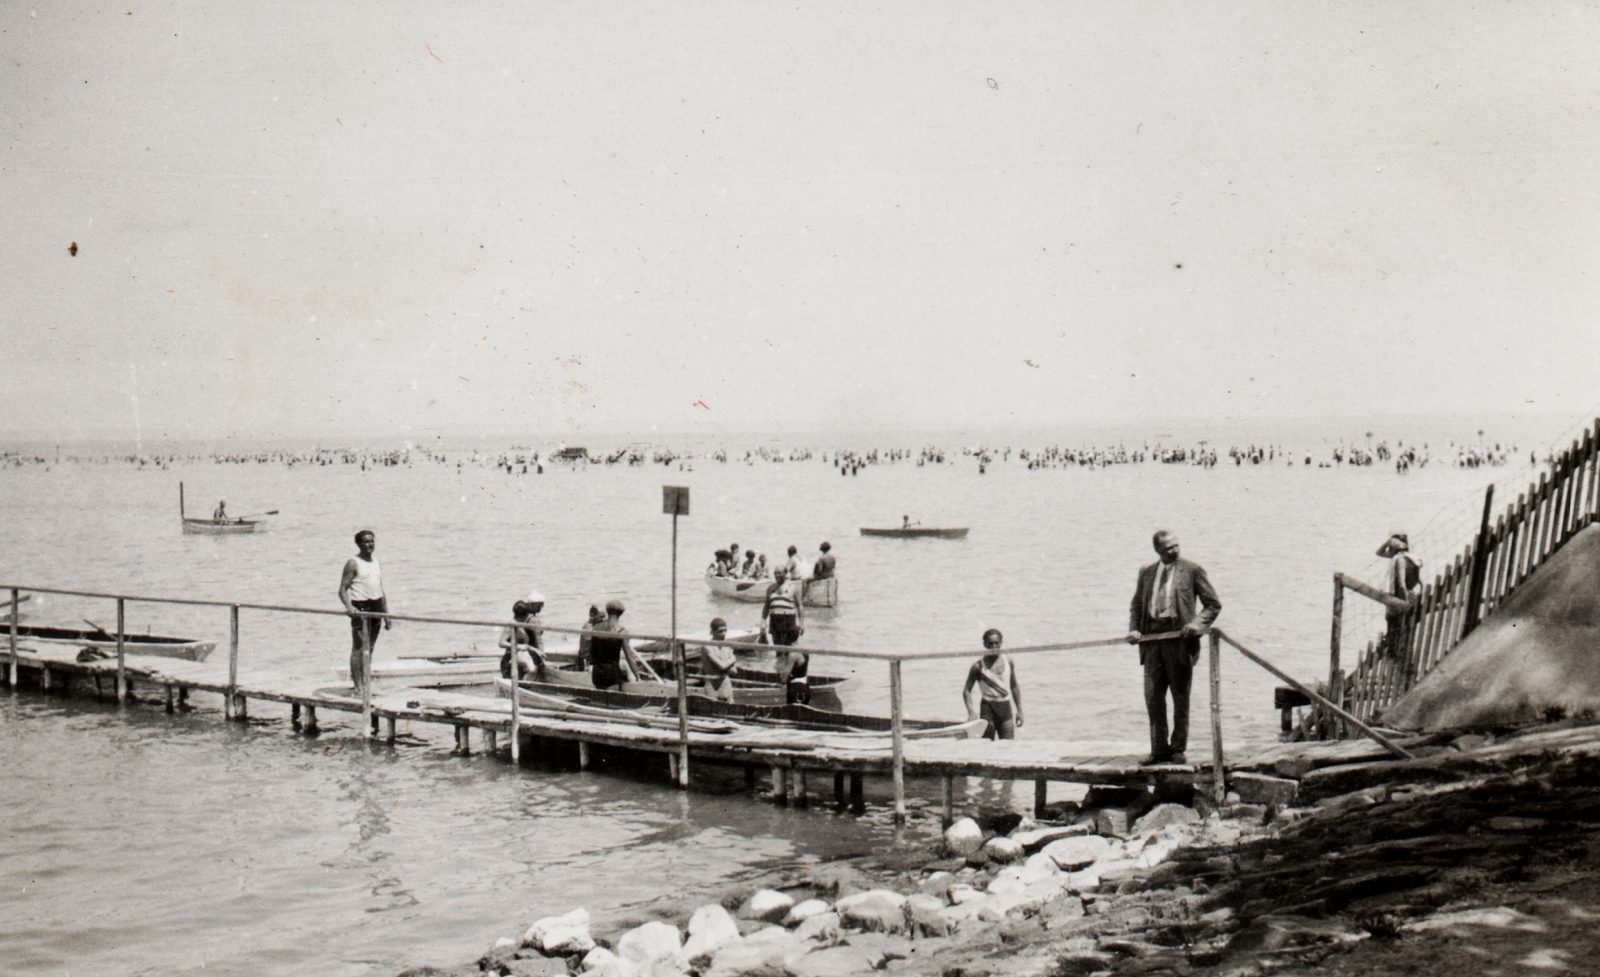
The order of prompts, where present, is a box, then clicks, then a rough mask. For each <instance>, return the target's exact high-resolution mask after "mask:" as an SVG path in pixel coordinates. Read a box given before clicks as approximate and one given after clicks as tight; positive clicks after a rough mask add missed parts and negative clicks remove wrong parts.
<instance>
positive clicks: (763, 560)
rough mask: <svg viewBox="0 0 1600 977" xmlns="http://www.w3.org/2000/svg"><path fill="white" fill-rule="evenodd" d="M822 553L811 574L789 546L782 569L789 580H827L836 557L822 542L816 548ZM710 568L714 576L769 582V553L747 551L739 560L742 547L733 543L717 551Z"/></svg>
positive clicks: (828, 545) (707, 570)
mask: <svg viewBox="0 0 1600 977" xmlns="http://www.w3.org/2000/svg"><path fill="white" fill-rule="evenodd" d="M817 549H818V550H820V551H821V552H820V553H819V554H818V556H817V558H816V560H815V561H813V562H812V565H811V573H810V574H809V575H808V574H806V573H805V572H804V571H803V570H802V569H801V568H800V560H799V552H800V551H799V550H798V549H797V548H796V547H794V546H790V547H789V550H788V558H787V559H785V560H784V562H783V564H782V565H781V569H782V570H784V571H785V576H787V577H788V578H789V579H790V580H800V579H803V578H805V577H807V576H809V577H810V579H812V580H826V579H828V578H829V577H831V576H833V568H834V562H835V561H834V557H833V554H832V553H831V552H829V551H830V550H832V549H833V545H832V544H831V543H823V544H822V545H821V546H819V547H817ZM714 557H715V558H714V559H713V560H712V561H711V565H710V566H708V567H706V573H707V574H709V575H710V576H713V577H729V578H731V579H734V580H765V579H767V574H768V572H769V571H768V567H767V554H765V553H757V552H756V551H755V550H752V549H746V550H745V551H744V560H743V562H741V561H740V559H739V544H738V543H730V544H728V548H727V549H725V550H717V551H716V553H715V554H714Z"/></svg>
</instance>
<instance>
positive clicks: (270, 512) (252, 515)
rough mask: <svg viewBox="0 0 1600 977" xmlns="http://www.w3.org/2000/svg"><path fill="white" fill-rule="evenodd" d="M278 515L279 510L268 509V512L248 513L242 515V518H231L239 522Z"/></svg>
mask: <svg viewBox="0 0 1600 977" xmlns="http://www.w3.org/2000/svg"><path fill="white" fill-rule="evenodd" d="M277 514H278V510H277V509H268V510H267V511H266V512H250V513H246V514H245V515H242V516H230V517H229V518H230V519H235V520H238V519H254V518H256V517H257V516H275V515H277Z"/></svg>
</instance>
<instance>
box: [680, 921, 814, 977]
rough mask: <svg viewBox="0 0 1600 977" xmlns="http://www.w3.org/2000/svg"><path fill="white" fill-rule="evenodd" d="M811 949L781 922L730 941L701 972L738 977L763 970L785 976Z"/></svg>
mask: <svg viewBox="0 0 1600 977" xmlns="http://www.w3.org/2000/svg"><path fill="white" fill-rule="evenodd" d="M810 949H811V947H810V945H809V944H807V943H804V942H802V941H801V940H799V939H798V938H796V937H795V935H794V934H793V933H790V932H789V931H788V930H786V929H784V928H783V927H781V926H773V927H770V928H768V929H764V930H759V931H757V932H755V933H751V934H750V935H749V936H746V937H745V938H744V939H742V940H740V941H738V942H737V943H730V944H728V945H727V946H725V947H723V948H722V949H720V950H718V951H717V952H716V954H715V955H714V956H713V957H712V958H711V966H710V967H709V968H707V969H705V970H702V971H701V973H703V974H704V975H705V977H735V975H738V974H759V975H769V977H781V975H782V974H783V973H784V972H785V970H786V968H787V967H788V966H789V964H790V963H792V962H793V961H795V960H798V959H800V958H801V957H803V956H805V954H806V952H807V951H809V950H810Z"/></svg>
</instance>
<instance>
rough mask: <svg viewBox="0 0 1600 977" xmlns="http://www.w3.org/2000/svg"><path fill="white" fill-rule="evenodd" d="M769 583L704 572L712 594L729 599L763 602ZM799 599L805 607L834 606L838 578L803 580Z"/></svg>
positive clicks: (762, 580) (837, 590)
mask: <svg viewBox="0 0 1600 977" xmlns="http://www.w3.org/2000/svg"><path fill="white" fill-rule="evenodd" d="M771 585H772V580H771V579H766V578H763V579H760V580H743V579H740V578H738V577H719V576H717V575H716V574H714V573H708V574H706V586H708V587H710V588H711V592H712V593H713V594H715V595H717V596H718V597H726V598H728V599H729V600H739V601H744V602H745V603H747V604H760V603H763V602H765V601H766V599H767V588H768V587H769V586H771ZM801 600H802V601H803V602H804V603H805V605H806V606H807V607H834V606H836V605H837V604H838V603H839V578H838V577H829V578H827V579H826V580H807V581H805V589H804V591H803V592H802V597H801Z"/></svg>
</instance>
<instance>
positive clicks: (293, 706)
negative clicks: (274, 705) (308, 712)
mask: <svg viewBox="0 0 1600 977" xmlns="http://www.w3.org/2000/svg"><path fill="white" fill-rule="evenodd" d="M228 698H230V699H231V698H233V697H232V696H229V697H228ZM228 708H229V711H230V712H231V711H232V709H233V707H232V706H229V707H228ZM289 725H290V726H293V727H294V731H295V732H297V733H298V732H299V731H300V703H298V702H291V703H289Z"/></svg>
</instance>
